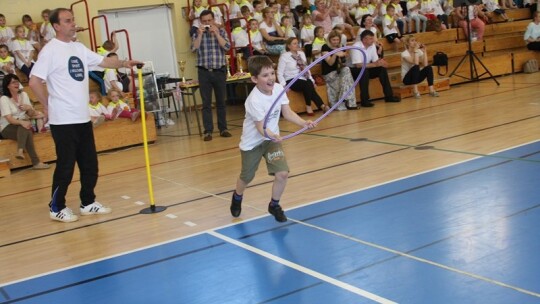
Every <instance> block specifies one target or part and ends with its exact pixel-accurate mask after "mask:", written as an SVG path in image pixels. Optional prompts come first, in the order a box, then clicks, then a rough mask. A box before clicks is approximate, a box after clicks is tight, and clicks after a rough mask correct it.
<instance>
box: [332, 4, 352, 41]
mask: <svg viewBox="0 0 540 304" xmlns="http://www.w3.org/2000/svg"><path fill="white" fill-rule="evenodd" d="M330 19H331V20H332V29H334V28H335V27H336V26H338V27H339V28H340V30H341V32H342V33H346V35H347V34H348V35H349V37H351V38H354V32H353V27H352V25H351V24H352V20H351V18H350V17H349V10H347V9H346V8H345V7H344V6H343V5H342V4H341V2H340V0H332V4H331V7H330ZM349 22H350V23H349Z"/></svg>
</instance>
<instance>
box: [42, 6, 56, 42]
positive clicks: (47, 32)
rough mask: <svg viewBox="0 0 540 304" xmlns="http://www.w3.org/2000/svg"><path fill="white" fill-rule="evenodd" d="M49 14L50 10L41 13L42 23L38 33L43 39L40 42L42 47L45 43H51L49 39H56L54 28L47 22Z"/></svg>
mask: <svg viewBox="0 0 540 304" xmlns="http://www.w3.org/2000/svg"><path fill="white" fill-rule="evenodd" d="M50 13H51V10H50V9H44V10H43V11H42V12H41V18H43V23H41V27H40V28H39V32H40V34H41V37H43V39H42V40H41V43H42V45H45V44H46V43H47V42H49V41H51V39H53V38H54V37H56V32H55V31H54V28H53V26H52V24H51V22H50V21H49V14H50Z"/></svg>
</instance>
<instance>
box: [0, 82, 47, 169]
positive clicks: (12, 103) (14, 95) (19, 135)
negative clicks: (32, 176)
mask: <svg viewBox="0 0 540 304" xmlns="http://www.w3.org/2000/svg"><path fill="white" fill-rule="evenodd" d="M19 86H20V81H19V78H18V77H17V75H14V74H8V75H6V76H5V77H4V80H3V82H2V88H3V91H4V96H2V97H1V98H0V113H2V117H1V118H0V132H1V133H2V137H3V138H7V139H13V140H16V141H17V154H16V155H15V157H16V158H18V159H24V158H25V156H24V151H26V152H27V153H28V155H29V156H30V159H31V161H32V166H33V169H48V168H49V165H47V164H44V163H42V162H41V161H40V160H39V157H38V155H37V153H36V150H35V148H34V135H33V131H32V122H31V121H30V119H32V118H38V117H40V116H41V118H43V114H42V113H39V112H38V111H36V110H34V108H33V107H32V104H31V103H30V99H29V98H28V95H27V94H26V92H21V91H20V90H19Z"/></svg>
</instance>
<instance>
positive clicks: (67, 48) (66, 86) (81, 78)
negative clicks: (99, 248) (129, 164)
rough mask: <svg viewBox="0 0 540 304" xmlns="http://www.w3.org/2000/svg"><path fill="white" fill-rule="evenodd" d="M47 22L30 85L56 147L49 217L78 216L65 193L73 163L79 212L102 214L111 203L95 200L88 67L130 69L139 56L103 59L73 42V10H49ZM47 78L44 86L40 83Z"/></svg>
mask: <svg viewBox="0 0 540 304" xmlns="http://www.w3.org/2000/svg"><path fill="white" fill-rule="evenodd" d="M50 22H51V24H52V26H53V28H54V30H55V32H56V38H53V39H52V40H51V41H50V42H49V43H47V44H46V45H45V47H43V49H42V50H41V52H40V54H39V58H38V61H37V62H36V64H35V66H34V69H33V70H32V74H31V76H30V82H29V84H30V88H31V89H32V90H33V91H34V93H35V95H36V97H37V98H38V99H39V101H40V102H41V103H42V105H43V112H44V114H45V119H48V121H49V124H50V127H51V134H52V136H53V140H54V143H55V146H56V155H57V161H56V169H55V171H54V176H53V185H52V198H51V202H50V203H49V208H50V211H49V216H50V218H51V219H52V220H56V221H60V222H74V221H76V220H78V216H77V215H75V214H73V211H72V210H71V209H70V208H68V207H66V200H65V196H66V192H67V189H68V186H69V184H70V183H71V179H72V178H73V171H74V168H75V163H77V165H78V167H79V170H80V179H81V191H80V198H81V205H80V211H81V214H82V215H96V214H106V213H110V212H111V208H108V207H105V206H103V205H101V204H100V203H99V202H96V201H95V197H96V196H95V194H94V188H95V186H96V183H97V178H98V160H97V153H96V146H95V143H94V133H93V131H92V122H91V121H90V112H89V110H88V67H89V66H94V65H99V66H101V67H103V68H113V69H117V68H121V67H124V68H131V67H133V66H134V65H136V64H139V63H140V62H138V61H133V60H130V61H125V60H123V61H120V60H118V59H115V58H104V57H102V56H100V55H98V54H96V53H94V52H92V51H91V50H89V49H88V48H86V47H85V46H84V45H83V44H81V43H79V42H73V41H72V37H73V35H75V31H76V25H75V20H74V19H73V13H72V12H71V11H70V10H69V9H66V8H58V9H55V10H54V11H52V12H51V14H50ZM44 81H46V83H47V88H45V86H44V85H43V82H44Z"/></svg>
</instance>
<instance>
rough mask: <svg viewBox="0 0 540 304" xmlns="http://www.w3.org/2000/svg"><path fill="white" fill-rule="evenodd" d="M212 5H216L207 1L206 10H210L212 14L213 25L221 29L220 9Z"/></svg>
mask: <svg viewBox="0 0 540 304" xmlns="http://www.w3.org/2000/svg"><path fill="white" fill-rule="evenodd" d="M212 5H216V0H208V6H207V7H206V9H208V10H211V11H212V13H214V23H215V24H216V25H217V26H218V27H223V13H222V12H221V8H220V7H219V6H212Z"/></svg>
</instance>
